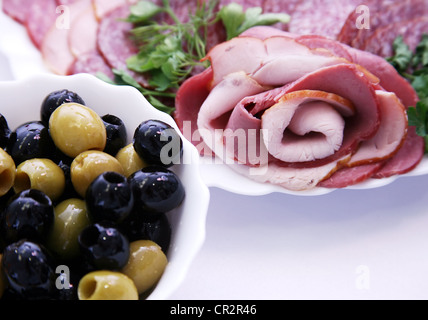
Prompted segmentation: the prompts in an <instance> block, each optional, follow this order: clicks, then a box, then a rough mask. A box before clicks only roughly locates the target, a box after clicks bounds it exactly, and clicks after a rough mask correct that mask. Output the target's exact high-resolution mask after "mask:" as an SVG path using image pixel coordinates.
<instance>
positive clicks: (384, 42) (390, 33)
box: [362, 16, 428, 58]
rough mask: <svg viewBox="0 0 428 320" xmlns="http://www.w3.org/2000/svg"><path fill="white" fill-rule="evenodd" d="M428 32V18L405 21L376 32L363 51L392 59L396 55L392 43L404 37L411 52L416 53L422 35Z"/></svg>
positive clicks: (367, 41)
mask: <svg viewBox="0 0 428 320" xmlns="http://www.w3.org/2000/svg"><path fill="white" fill-rule="evenodd" d="M427 32H428V16H422V17H419V18H415V19H411V20H405V21H402V22H399V23H394V24H391V25H388V26H386V27H383V28H379V29H378V30H376V32H375V33H374V34H373V35H372V36H370V37H369V38H368V39H367V40H366V42H365V43H364V46H363V48H362V49H364V50H365V51H368V52H371V53H373V54H376V55H378V56H381V57H384V58H387V57H391V56H392V55H393V54H394V50H393V46H392V43H393V42H394V40H395V39H396V38H397V37H398V36H402V37H403V40H404V42H405V43H406V44H407V45H408V46H409V48H410V50H412V51H415V49H416V47H417V45H418V44H419V42H420V40H421V39H422V35H423V34H424V33H427ZM388 44H389V45H388Z"/></svg>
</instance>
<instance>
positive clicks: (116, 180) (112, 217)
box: [85, 171, 134, 223]
mask: <svg viewBox="0 0 428 320" xmlns="http://www.w3.org/2000/svg"><path fill="white" fill-rule="evenodd" d="M85 199H86V207H87V210H88V214H89V217H90V219H91V220H92V221H93V222H99V221H103V220H108V221H112V222H115V223H117V222H121V221H123V220H124V219H126V218H127V217H128V215H129V214H130V213H131V210H132V208H133V206H134V195H133V193H132V190H131V186H130V185H129V183H128V180H127V179H126V177H125V176H123V175H121V174H119V173H117V172H114V171H107V172H104V173H102V174H100V175H99V176H98V177H97V178H95V180H94V181H92V183H91V184H90V185H89V187H88V189H87V190H86V197H85Z"/></svg>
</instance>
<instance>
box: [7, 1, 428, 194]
mask: <svg viewBox="0 0 428 320" xmlns="http://www.w3.org/2000/svg"><path fill="white" fill-rule="evenodd" d="M100 3H101V1H100ZM0 25H1V27H2V30H6V29H7V30H10V32H7V33H6V32H2V33H1V35H0V37H1V39H0V40H1V41H0V48H1V49H2V51H3V52H4V53H5V54H6V56H7V57H8V59H9V61H10V67H11V71H12V74H13V76H14V78H16V79H23V78H26V77H27V76H28V75H32V74H34V73H52V68H49V66H48V65H47V64H46V58H45V57H44V56H43V53H41V52H40V50H39V49H38V48H37V47H36V46H35V44H34V42H35V41H36V42H37V41H38V40H37V39H36V40H34V39H32V38H31V37H29V36H28V31H27V30H26V29H25V28H23V27H22V25H21V24H19V23H16V22H15V21H12V20H11V19H10V17H8V16H6V15H5V14H3V13H2V14H1V16H0ZM300 26H301V25H300ZM106 28H107V27H106ZM290 28H291V29H292V28H293V24H290ZM294 28H296V27H294ZM342 37H344V36H343V35H342ZM40 41H41V40H40ZM82 41H84V39H83V40H82ZM39 45H40V44H39ZM106 45H107V44H106ZM112 45H113V44H112ZM76 50H77V49H76ZM82 50H83V49H82ZM190 139H191V138H190ZM223 162H224V161H222V160H221V159H218V158H217V157H216V158H213V157H212V156H203V155H201V173H202V176H203V178H204V179H205V181H206V184H207V185H208V186H211V187H219V188H222V189H225V190H227V191H231V192H234V193H238V194H244V195H265V194H269V193H273V192H280V193H288V194H293V195H323V194H327V193H330V192H332V191H333V190H335V189H336V188H334V187H332V188H323V187H315V188H311V189H309V190H298V191H295V190H292V189H289V188H284V187H283V186H280V185H275V184H271V183H264V182H259V181H257V180H254V179H248V176H245V175H244V176H243V175H242V174H240V173H238V172H239V169H238V170H236V169H235V168H234V167H235V166H237V167H239V165H236V164H232V165H229V166H227V165H224V164H222V163H223ZM427 173H428V160H427V158H426V157H424V158H423V159H422V161H421V162H420V163H419V165H418V166H417V167H416V168H415V169H413V170H411V171H409V172H406V173H404V174H400V175H393V176H388V177H386V178H383V179H367V180H365V181H363V182H361V183H357V184H355V185H350V186H347V187H346V189H366V188H368V189H372V188H376V187H381V186H385V185H388V184H390V183H392V182H394V181H395V180H397V179H399V178H402V177H408V176H418V175H425V174H427ZM244 185H245V188H243V187H242V186H244Z"/></svg>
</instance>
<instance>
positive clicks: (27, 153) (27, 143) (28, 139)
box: [7, 121, 56, 166]
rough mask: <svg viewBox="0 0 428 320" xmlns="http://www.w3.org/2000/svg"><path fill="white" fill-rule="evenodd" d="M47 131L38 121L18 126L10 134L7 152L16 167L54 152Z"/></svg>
mask: <svg viewBox="0 0 428 320" xmlns="http://www.w3.org/2000/svg"><path fill="white" fill-rule="evenodd" d="M55 149H56V148H55V145H54V143H53V141H52V139H51V136H50V134H49V129H48V128H47V127H46V126H45V125H44V124H43V123H42V122H40V121H30V122H26V123H24V124H22V125H20V126H19V127H18V128H17V129H16V130H15V131H13V132H12V133H11V134H10V139H9V144H8V146H7V152H8V153H9V154H10V156H11V157H12V158H13V160H14V161H15V164H16V165H17V166H18V165H19V164H20V163H21V162H24V161H25V160H29V159H33V158H48V159H50V157H51V156H52V154H53V152H54V151H55Z"/></svg>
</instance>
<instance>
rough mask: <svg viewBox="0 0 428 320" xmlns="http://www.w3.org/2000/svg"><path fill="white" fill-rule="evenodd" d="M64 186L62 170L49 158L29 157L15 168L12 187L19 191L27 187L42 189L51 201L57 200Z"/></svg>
mask: <svg viewBox="0 0 428 320" xmlns="http://www.w3.org/2000/svg"><path fill="white" fill-rule="evenodd" d="M64 188H65V175H64V171H63V170H62V169H61V168H60V167H59V166H58V165H57V164H55V162H53V161H52V160H49V159H37V158H35V159H30V160H26V161H24V162H22V163H21V164H20V165H19V166H18V167H17V168H16V176H15V183H14V185H13V189H14V190H15V192H16V193H19V192H21V191H23V190H27V189H37V190H40V191H43V192H44V193H45V194H46V195H47V196H48V197H49V198H51V199H52V200H53V201H55V200H57V199H58V198H59V197H60V196H61V195H62V193H63V192H64Z"/></svg>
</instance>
